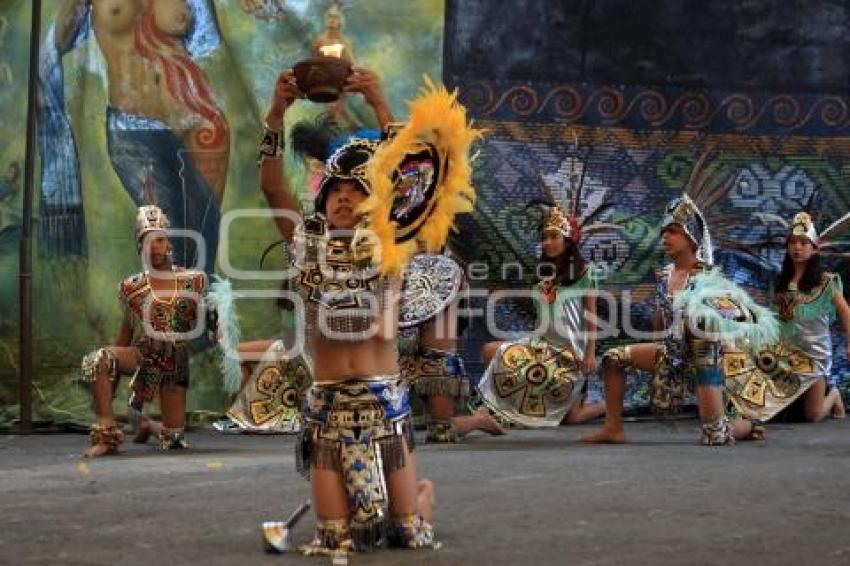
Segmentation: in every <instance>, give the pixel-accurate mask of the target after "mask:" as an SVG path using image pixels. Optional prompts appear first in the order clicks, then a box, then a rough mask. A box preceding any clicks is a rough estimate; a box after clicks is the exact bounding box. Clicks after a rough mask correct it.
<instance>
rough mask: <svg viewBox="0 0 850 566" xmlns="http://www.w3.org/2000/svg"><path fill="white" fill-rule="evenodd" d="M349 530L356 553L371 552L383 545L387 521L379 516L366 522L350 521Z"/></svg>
mask: <svg viewBox="0 0 850 566" xmlns="http://www.w3.org/2000/svg"><path fill="white" fill-rule="evenodd" d="M349 528H350V532H351V540H352V541H353V542H354V549H355V550H356V551H357V552H371V551H373V550H377V549H379V548H381V547H382V546H384V544H385V541H386V532H387V520H386V518H385V517H383V516H381V515H378V516H376V517H374V518H373V519H369V520H368V521H363V522H360V521H352V522H351V525H350V527H349Z"/></svg>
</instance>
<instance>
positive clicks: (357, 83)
mask: <svg viewBox="0 0 850 566" xmlns="http://www.w3.org/2000/svg"><path fill="white" fill-rule="evenodd" d="M344 90H345V92H359V93H360V94H362V95H363V98H364V99H365V100H366V104H368V105H369V106H371V107H372V110H373V111H374V112H375V118H377V120H378V127H380V129H381V130H384V129H386V127H387V126H388V125H389V124H390V123H392V122H393V121H394V119H393V114H392V111H391V110H390V105H389V104H387V99H386V98H385V97H384V92H383V91H382V90H381V81H380V79H378V75H376V74H375V73H373V72H372V71H370V70H369V69H365V68H363V67H355V68H354V72H352V73H351V76H349V77H348V80H347V81H346V83H345V87H344Z"/></svg>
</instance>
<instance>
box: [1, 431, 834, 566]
mask: <svg viewBox="0 0 850 566" xmlns="http://www.w3.org/2000/svg"><path fill="white" fill-rule="evenodd" d="M587 430H589V428H588V427H568V428H560V429H558V430H550V431H511V433H510V435H509V436H507V437H502V438H490V437H484V436H474V437H472V438H470V439H468V440H467V442H465V443H463V444H458V445H454V446H448V447H446V446H433V445H420V446H419V447H418V448H417V453H418V455H419V456H418V457H419V467H420V470H421V472H422V475H424V476H426V477H429V478H431V479H433V480H434V482H435V484H436V486H437V503H438V514H437V520H436V524H437V534H438V538H439V539H440V540H441V541H442V542H443V544H444V546H443V548H442V549H441V550H438V551H420V552H404V551H382V552H379V553H377V554H372V555H358V556H355V557H352V558H351V559H350V560H349V563H350V564H523V565H525V566H530V565H532V564H535V565H537V564H570V565H581V564H593V565H632V564H647V565H648V564H652V565H666V564H688V565H690V566H697V565H718V564H736V563H746V564H748V565H761V564H764V565H777V564H789V565H791V564H793V565H800V564H803V565H814V564H817V563H822V564H850V425H848V424H845V423H841V422H835V421H832V422H825V423H821V424H817V425H811V424H795V425H776V426H772V427H770V428H769V430H768V435H769V436H768V440H767V441H766V442H759V443H753V442H750V443H744V444H739V445H737V446H735V447H731V448H704V447H701V446H698V445H697V444H696V438H697V424H696V422H695V421H693V420H679V421H672V422H664V423H658V422H650V423H633V424H629V425H628V428H627V433H628V434H629V437H630V440H631V441H632V442H633V443H632V444H629V445H625V446H584V445H581V444H578V443H576V442H575V440H576V439H577V438H578V437H579V435H581V434H582V433H584V432H586V431H587ZM418 436H419V435H418ZM189 440H190V442H192V444H193V449H192V450H191V451H189V452H185V453H159V452H157V451H156V450H155V449H154V448H153V447H152V446H137V445H133V444H127V445H125V449H126V454H125V455H124V456H123V457H111V458H104V459H101V460H97V461H95V462H92V463H91V464H90V465H89V466H88V468H87V469H86V468H81V467H79V466H78V459H77V456H78V454H80V453H81V452H82V450H83V449H84V448H85V446H86V443H87V438H86V437H85V436H82V435H35V436H30V437H19V436H4V437H0V477H2V481H0V517H2V528H0V563H3V564H16V565H17V564H51V565H55V564H58V565H62V566H71V565H83V564H104V565H107V564H108V565H112V564H122V565H123V564H150V565H154V566H176V565H178V564H205V565H211V564H226V565H231V566H232V565H238V564H245V565H255V564H326V563H329V562H330V561H329V560H328V559H325V558H313V559H306V558H303V557H299V556H296V555H266V554H264V553H263V551H262V549H261V544H260V531H259V528H258V527H259V524H260V522H261V521H263V520H267V519H282V518H283V517H284V516H285V515H287V514H288V513H289V512H290V511H291V510H293V509H294V508H295V507H296V506H297V505H298V504H299V503H300V502H302V501H303V500H305V499H307V497H308V494H309V485H308V483H307V482H306V481H304V480H302V479H301V478H300V477H299V476H298V475H296V473H295V471H294V465H293V443H294V439H293V438H291V437H259V436H222V435H218V434H216V433H213V432H207V431H198V432H193V433H191V434H190V436H189ZM311 532H312V518H305V519H304V520H303V521H302V522H301V523H300V524H299V525H298V527H297V528H296V529H295V533H294V534H295V540H296V541H297V542H306V541H307V539H308V538H309V537H310V534H311Z"/></svg>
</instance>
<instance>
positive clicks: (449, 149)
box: [360, 78, 483, 274]
mask: <svg viewBox="0 0 850 566" xmlns="http://www.w3.org/2000/svg"><path fill="white" fill-rule="evenodd" d="M425 80H426V86H425V88H424V89H423V91H422V94H421V95H420V96H419V97H418V98H416V99H414V100H413V101H411V102H410V104H409V106H410V117H409V119H408V121H407V122H406V123H405V124H404V125H403V126H402V127H400V128H399V129H398V130H397V131H396V132H395V133H394V135H392V137H390V139H389V140H388V141H386V142H384V143H383V144H381V146H380V147H379V148H378V149H377V150H376V151H375V155H374V156H373V158H372V159H371V160H370V161H369V164H368V165H367V171H366V175H367V179H368V184H369V186H370V187H371V189H372V194H371V195H370V197H369V198H368V199H367V200H366V202H364V203H363V204H362V205H361V207H360V210H361V211H362V212H364V213H366V214H368V217H369V228H370V229H371V230H372V232H373V233H374V235H375V236H376V237H377V239H378V241H379V242H380V250H379V251H377V252H376V254H380V265H381V272H382V273H384V274H398V273H401V272H402V270H403V269H404V266H405V265H406V264H407V262H408V261H409V260H410V258H411V257H412V256H413V254H414V253H415V252H416V251H418V250H419V249H420V248H422V249H424V250H425V251H427V252H437V251H439V250H440V249H441V248H442V247H443V246H444V245H445V243H446V240H447V239H448V235H449V230H450V229H451V228H453V226H454V218H455V215H456V214H460V213H463V212H471V211H472V208H473V204H474V201H475V189H473V187H472V184H471V181H472V168H471V166H470V155H469V153H470V148H471V146H472V143H473V142H474V141H475V140H476V139H478V138H479V137H481V135H482V133H483V132H482V131H481V130H478V129H475V128H473V127H471V125H470V124H469V123H468V121H467V118H466V109H465V108H464V107H463V106H461V105H460V104H459V103H458V102H457V92H453V93H449V92H448V91H447V90H446V89H445V87H443V86H437V85H435V84H434V83H432V82H431V81H430V80H429V79H427V78H426V79H425Z"/></svg>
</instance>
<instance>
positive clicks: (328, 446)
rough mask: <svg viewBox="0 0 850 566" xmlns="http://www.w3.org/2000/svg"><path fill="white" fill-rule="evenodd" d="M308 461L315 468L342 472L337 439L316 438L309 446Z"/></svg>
mask: <svg viewBox="0 0 850 566" xmlns="http://www.w3.org/2000/svg"><path fill="white" fill-rule="evenodd" d="M310 463H311V464H312V465H313V467H315V468H316V469H317V470H332V471H334V472H342V462H341V459H340V455H339V441H337V440H327V439H324V438H317V439H315V440H314V441H313V443H312V446H310Z"/></svg>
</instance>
